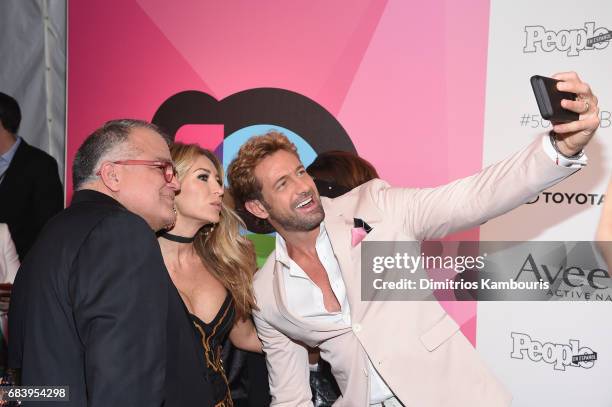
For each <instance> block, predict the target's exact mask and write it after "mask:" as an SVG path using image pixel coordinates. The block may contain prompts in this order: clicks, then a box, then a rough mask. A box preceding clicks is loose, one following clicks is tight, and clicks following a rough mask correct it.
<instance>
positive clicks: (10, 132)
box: [0, 92, 64, 261]
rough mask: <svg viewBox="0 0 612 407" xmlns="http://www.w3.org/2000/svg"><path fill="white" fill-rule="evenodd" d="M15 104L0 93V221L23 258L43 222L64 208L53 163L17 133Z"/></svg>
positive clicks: (17, 110)
mask: <svg viewBox="0 0 612 407" xmlns="http://www.w3.org/2000/svg"><path fill="white" fill-rule="evenodd" d="M20 124H21V110H20V109H19V104H18V103H17V101H16V100H15V99H14V98H12V97H11V96H9V95H7V94H5V93H2V92H0V197H2V198H1V199H0V222H2V223H6V224H8V227H9V230H10V231H11V236H12V238H13V241H14V242H15V246H16V247H17V253H18V254H19V258H20V259H21V260H22V261H23V259H24V258H25V255H26V254H27V253H28V250H30V247H32V244H33V243H34V241H35V240H36V237H37V236H38V234H39V233H40V230H41V229H42V227H43V226H44V225H45V223H46V222H47V221H48V220H49V219H50V218H51V217H52V216H53V215H55V214H56V213H58V212H59V211H61V210H62V208H63V207H64V193H63V188H62V183H61V181H60V178H59V174H58V169H57V162H56V161H55V159H54V158H53V157H51V156H50V155H49V154H47V153H45V152H44V151H42V150H39V149H38V148H36V147H33V146H31V145H29V144H28V143H26V141H25V140H24V139H23V138H22V137H20V136H19V135H18V131H19V125H20Z"/></svg>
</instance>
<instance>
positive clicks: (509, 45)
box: [477, 0, 612, 407]
mask: <svg viewBox="0 0 612 407" xmlns="http://www.w3.org/2000/svg"><path fill="white" fill-rule="evenodd" d="M610 30H612V3H611V2H609V1H587V2H585V3H582V4H580V5H578V4H577V3H572V2H570V1H537V2H533V1H527V0H519V1H513V2H507V1H492V2H491V10H490V20H489V44H488V57H487V61H488V62H487V94H486V104H485V106H486V108H485V111H486V114H485V132H484V138H483V165H485V166H486V165H489V164H492V163H494V162H496V161H498V160H500V159H501V158H503V157H504V156H506V155H507V154H508V151H511V150H515V149H517V148H520V146H522V145H523V144H524V143H525V142H526V141H527V140H530V139H532V138H533V137H534V134H535V133H538V132H546V131H548V130H550V123H549V122H548V121H546V120H543V119H542V118H541V117H540V112H539V111H538V107H537V104H536V102H535V99H534V98H531V97H528V96H531V95H530V92H531V85H530V83H529V80H528V78H529V77H530V76H531V75H534V74H539V75H550V74H551V73H553V72H557V71H569V70H572V71H576V72H578V73H579V74H580V76H581V78H582V79H583V80H585V81H586V82H587V83H589V84H590V85H591V86H592V88H593V90H594V92H595V94H596V95H597V96H598V97H599V105H600V109H601V125H600V129H599V131H598V134H597V136H596V137H595V138H594V139H593V141H592V143H590V144H589V146H588V147H587V149H586V153H587V156H588V160H589V164H588V166H587V167H586V168H584V169H582V170H581V171H579V172H578V173H577V174H574V175H573V176H571V177H570V178H569V179H567V180H565V181H564V182H562V183H560V184H558V185H557V186H554V187H552V188H550V189H549V190H547V191H545V192H543V193H541V194H540V195H539V196H538V197H537V198H536V199H534V200H533V201H532V202H529V203H527V204H525V205H523V206H522V207H520V208H517V209H516V210H514V211H512V212H510V213H508V214H506V215H504V216H501V217H500V218H498V219H495V220H493V221H490V222H488V223H486V224H485V225H483V226H482V227H481V228H480V239H481V240H484V241H486V240H516V241H528V240H538V241H540V240H541V241H566V242H568V241H572V240H593V239H594V237H595V231H596V227H597V222H598V220H599V216H600V213H601V209H602V206H603V201H604V194H605V192H606V189H607V185H608V182H609V180H610V169H611V167H612V165H611V163H612V161H611V158H612V149H611V148H612V138H611V136H612V127H611V120H612V117H611V113H610V111H611V110H612V75H611V74H610V73H611V72H612V71H611V68H612V45H611V44H610V39H611V38H612V33H610ZM571 246H572V245H571V244H569V243H568V244H564V243H563V242H559V249H560V250H563V251H564V252H566V253H571V251H572V247H571ZM570 258H576V256H571V257H570ZM532 259H533V261H530V262H529V263H528V264H527V265H525V267H523V269H525V273H531V274H533V275H535V273H539V275H540V276H544V277H545V276H546V274H545V270H549V271H550V274H549V276H550V278H549V279H548V280H549V281H552V280H553V279H556V280H558V281H559V282H560V281H562V279H563V278H564V277H565V276H566V272H567V270H570V273H572V274H580V271H582V272H583V273H584V275H585V277H588V275H589V271H590V270H591V269H592V268H593V266H592V265H588V264H579V263H572V262H568V264H565V265H563V267H559V266H558V265H557V264H555V267H554V268H552V267H551V264H550V263H549V262H548V263H547V260H549V261H550V259H549V258H548V259H547V258H546V257H541V256H533V258H532ZM547 267H548V268H547ZM519 271H520V270H517V271H516V272H517V273H518V272H519ZM545 278H546V277H545ZM579 284H584V286H581V287H580V288H585V289H590V288H591V291H594V292H591V294H592V298H595V296H596V295H597V294H598V293H597V290H592V287H590V286H589V284H588V281H585V282H584V283H576V284H575V285H579ZM553 286H555V282H554V281H553ZM553 291H554V295H553V296H552V297H551V301H548V302H529V303H527V302H526V303H517V302H515V303H510V302H480V303H479V304H478V330H477V344H478V346H477V349H478V351H479V352H480V354H481V355H482V356H483V357H484V358H485V360H486V361H487V364H488V365H489V366H490V367H491V368H492V369H493V370H494V371H495V373H496V374H497V375H498V376H499V377H500V378H501V379H502V381H503V382H504V383H506V384H507V385H508V387H509V388H510V390H511V391H512V393H513V395H514V404H515V405H518V406H583V405H584V406H586V405H590V406H601V407H603V406H612V388H611V387H610V386H608V385H607V383H609V380H610V379H609V378H610V377H612V325H611V324H608V323H607V321H608V320H609V319H610V316H611V315H612V304H611V303H610V301H609V300H607V301H589V302H576V300H577V299H578V298H577V297H576V296H578V295H585V292H586V291H587V290H577V291H569V290H563V289H558V290H553ZM572 296H574V298H571V297H572ZM566 297H567V298H566ZM568 298H571V299H572V300H573V301H574V302H567V301H564V300H567V299H568ZM583 298H584V297H583ZM583 354H587V355H596V359H594V360H588V361H584V362H578V363H575V362H574V361H576V359H574V358H576V357H578V356H579V355H583Z"/></svg>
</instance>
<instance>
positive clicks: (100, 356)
mask: <svg viewBox="0 0 612 407" xmlns="http://www.w3.org/2000/svg"><path fill="white" fill-rule="evenodd" d="M9 330H10V338H9V366H10V367H13V368H20V369H21V384H22V385H24V386H25V385H49V386H70V402H69V403H59V404H58V405H62V406H64V405H69V406H92V407H94V406H96V407H97V406H104V407H108V406H139V407H140V406H143V407H145V406H146V407H150V406H165V407H175V406H176V407H179V406H180V407H186V406H211V405H212V403H211V401H210V399H209V397H210V394H211V392H210V390H209V384H208V383H207V382H206V381H205V379H204V364H203V363H204V362H203V360H204V359H203V357H202V356H201V355H200V354H199V352H201V351H202V350H201V349H202V348H201V346H202V345H201V344H200V343H198V341H197V335H196V331H195V329H194V328H193V326H192V324H191V322H190V319H189V317H188V314H187V311H186V309H185V307H184V305H183V302H182V300H181V298H180V296H179V294H178V291H177V290H176V288H175V287H174V285H173V284H172V281H171V280H170V277H169V275H168V272H167V270H166V268H165V266H164V263H163V259H162V256H161V251H160V248H159V244H158V242H157V240H156V238H155V234H154V233H153V231H152V230H151V229H150V227H149V226H148V225H147V224H146V223H145V221H144V220H143V219H142V218H140V217H139V216H137V215H135V214H133V213H131V212H129V211H128V210H127V209H125V208H124V207H123V206H121V205H120V204H119V203H118V202H117V201H115V200H114V199H112V198H111V197H109V196H107V195H104V194H101V193H99V192H95V191H91V190H82V191H78V192H76V193H75V194H74V197H73V200H72V204H71V205H70V207H69V208H68V209H66V210H64V211H63V212H61V213H60V214H59V215H57V216H55V217H54V218H53V219H51V220H50V221H49V222H48V223H47V225H46V226H45V228H44V229H43V231H42V232H41V234H40V237H39V239H38V240H37V241H36V243H35V244H34V246H33V247H32V249H31V250H30V252H29V253H28V255H27V256H26V258H25V261H24V263H23V264H22V266H21V269H20V270H19V272H18V273H17V278H16V280H15V285H14V288H13V294H12V299H11V306H10V312H9ZM47 404H48V403H46V402H41V403H34V402H30V403H24V405H25V406H38V405H40V406H46V405H47Z"/></svg>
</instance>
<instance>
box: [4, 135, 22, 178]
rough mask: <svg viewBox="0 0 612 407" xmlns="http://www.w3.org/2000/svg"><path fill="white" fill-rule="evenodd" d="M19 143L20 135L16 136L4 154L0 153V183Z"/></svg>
mask: <svg viewBox="0 0 612 407" xmlns="http://www.w3.org/2000/svg"><path fill="white" fill-rule="evenodd" d="M19 144H21V137H17V141H15V143H14V144H13V145H12V146H11V148H9V149H8V151H6V152H5V153H4V154H2V155H0V184H1V183H2V181H3V180H4V177H5V175H6V172H7V171H8V168H9V167H10V166H11V161H13V157H15V153H16V152H17V149H18V148H19Z"/></svg>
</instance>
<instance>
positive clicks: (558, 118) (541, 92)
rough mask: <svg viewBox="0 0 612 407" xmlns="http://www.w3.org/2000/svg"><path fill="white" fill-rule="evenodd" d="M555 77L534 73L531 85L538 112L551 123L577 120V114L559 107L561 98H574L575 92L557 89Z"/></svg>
mask: <svg viewBox="0 0 612 407" xmlns="http://www.w3.org/2000/svg"><path fill="white" fill-rule="evenodd" d="M557 82H559V81H558V80H556V79H553V78H547V77H545V76H539V75H534V76H532V77H531V87H532V88H533V93H534V94H535V98H536V101H537V102H538V108H539V109H540V114H541V115H542V117H543V118H544V119H546V120H550V122H551V123H553V124H557V123H569V122H573V121H576V120H578V118H579V114H578V113H575V112H572V111H570V110H567V109H564V108H562V107H561V99H568V100H575V99H576V94H575V93H572V92H561V91H559V90H557Z"/></svg>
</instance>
